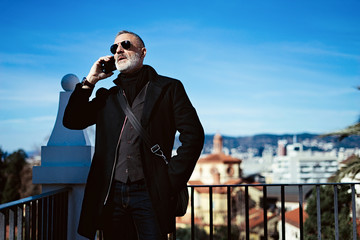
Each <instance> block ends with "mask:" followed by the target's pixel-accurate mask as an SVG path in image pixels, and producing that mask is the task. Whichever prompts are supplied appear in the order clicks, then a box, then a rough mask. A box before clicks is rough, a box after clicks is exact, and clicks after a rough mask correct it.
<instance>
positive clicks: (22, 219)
mask: <svg viewBox="0 0 360 240" xmlns="http://www.w3.org/2000/svg"><path fill="white" fill-rule="evenodd" d="M326 185H329V186H330V187H332V188H333V203H334V210H333V211H334V212H333V216H334V217H333V221H334V229H333V232H334V236H335V239H336V240H338V239H339V238H341V237H342V236H339V235H340V231H339V211H338V210H339V205H338V204H339V196H340V194H338V190H339V188H341V187H343V186H344V185H346V186H348V187H349V191H350V192H349V194H351V203H350V205H351V212H350V213H349V214H351V225H352V238H351V239H357V222H356V199H357V194H356V189H355V188H356V187H358V186H360V183H318V184H238V185H190V186H188V188H189V191H190V202H189V204H190V206H189V209H188V211H189V213H188V214H187V215H190V218H189V219H190V221H189V223H188V225H189V228H190V236H188V237H187V238H186V240H188V239H192V240H194V239H200V238H199V237H198V236H197V235H196V233H197V231H199V229H206V234H207V236H206V238H204V237H203V238H201V239H210V240H213V239H218V236H216V234H217V233H216V231H214V230H216V228H217V227H219V225H221V227H223V228H225V232H224V231H223V232H222V234H223V235H222V237H223V238H222V239H228V240H230V239H235V238H234V237H233V235H232V232H233V230H234V229H235V228H236V229H238V230H239V232H240V233H239V234H240V235H239V236H238V237H237V238H236V239H246V240H249V239H252V237H251V234H253V232H254V230H253V229H252V227H253V226H251V221H252V216H251V211H250V210H251V209H254V208H256V207H258V208H260V209H261V213H262V224H261V225H260V227H258V229H257V231H258V232H259V234H258V237H259V239H273V238H272V237H271V236H270V235H271V234H270V232H271V231H273V229H269V226H270V225H271V224H270V223H269V219H270V218H269V217H268V216H269V215H270V213H271V214H273V213H274V212H275V213H276V214H274V216H275V218H273V219H276V221H277V224H279V228H278V229H279V236H278V238H277V239H283V240H284V239H285V236H286V231H287V230H288V229H287V228H286V220H287V219H286V217H285V215H286V211H287V209H286V208H287V206H286V204H287V202H288V201H289V200H290V198H291V197H293V196H294V194H295V196H296V200H295V201H296V205H297V207H298V208H299V211H298V213H299V215H298V216H297V217H298V222H299V226H298V227H299V238H298V239H304V238H305V231H304V222H305V219H304V218H305V217H304V215H303V210H304V209H305V205H306V201H307V197H308V196H309V194H310V193H311V194H312V195H314V194H315V196H316V210H315V211H316V214H317V215H316V218H317V221H316V222H317V226H316V229H317V231H316V232H317V233H316V234H317V236H316V237H317V239H325V238H324V237H323V236H322V229H323V228H324V227H325V226H322V224H321V222H322V220H321V216H322V214H323V213H322V212H321V211H322V210H321V204H322V202H321V200H320V196H321V194H323V193H322V187H323V186H326ZM254 189H255V190H256V194H255V195H254ZM68 192H69V189H67V188H65V189H61V190H56V191H52V192H48V193H44V194H41V195H38V196H33V197H29V198H25V199H21V200H18V201H14V202H11V203H6V204H2V205H0V240H6V239H10V240H12V239H61V240H62V239H66V238H67V223H68V222H67V219H68V216H67V213H68ZM274 192H276V194H275V195H276V196H275V195H274ZM289 192H290V193H289ZM219 196H221V198H219ZM256 198H258V199H257V200H256ZM254 199H255V200H254ZM291 201H292V202H294V201H293V200H291ZM219 203H221V204H220V205H221V209H218V207H219ZM274 204H276V206H275V208H276V210H275V211H274V209H271V206H272V205H274ZM184 218H186V216H185V217H184ZM219 219H220V220H219ZM239 219H240V220H239ZM219 221H220V222H221V223H220V222H219ZM179 225H180V224H179V223H178V224H177V227H178V228H179ZM259 229H260V230H259ZM178 231H179V229H178V230H177V231H176V232H174V233H173V234H172V235H171V236H170V239H178V238H177V236H176V235H180V234H178ZM15 236H16V237H15ZM98 238H99V239H102V236H101V234H100V236H99V235H98ZM183 239H185V238H183ZM287 239H288V240H290V239H291V238H287ZM341 239H343V238H341Z"/></svg>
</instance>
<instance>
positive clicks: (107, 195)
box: [104, 116, 127, 205]
mask: <svg viewBox="0 0 360 240" xmlns="http://www.w3.org/2000/svg"><path fill="white" fill-rule="evenodd" d="M126 120H127V116H125V120H124V124H123V126H122V128H121V132H120V136H119V139H118V142H117V145H116V153H115V159H114V164H113V168H112V171H111V178H110V184H109V187H108V190H107V193H106V197H105V200H104V205H105V204H106V202H107V200H108V198H109V194H110V189H111V185H112V181H113V178H114V171H115V166H116V162H117V158H118V151H119V144H120V140H121V136H122V133H123V131H124V127H125V123H126Z"/></svg>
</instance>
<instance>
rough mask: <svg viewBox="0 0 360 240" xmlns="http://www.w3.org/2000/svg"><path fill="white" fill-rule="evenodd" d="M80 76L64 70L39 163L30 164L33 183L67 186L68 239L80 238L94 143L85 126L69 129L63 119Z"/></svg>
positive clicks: (46, 187) (45, 189)
mask: <svg viewBox="0 0 360 240" xmlns="http://www.w3.org/2000/svg"><path fill="white" fill-rule="evenodd" d="M77 83H79V79H78V77H77V76H76V75H74V74H67V75H65V76H64V77H63V78H62V80H61V85H62V87H63V89H64V90H65V92H60V101H59V109H58V114H57V118H56V122H55V126H54V129H53V131H52V133H51V136H50V139H49V141H48V143H47V146H42V147H41V165H40V166H34V167H33V183H34V184H42V191H43V192H48V191H51V190H55V189H59V188H64V187H70V188H71V191H70V192H69V204H68V206H69V211H68V237H67V239H74V240H83V239H86V238H83V237H81V236H80V235H79V234H77V226H78V222H79V216H80V210H81V204H82V199H83V195H84V189H85V183H86V179H87V175H88V172H89V169H90V164H91V159H92V155H93V147H92V146H91V145H90V141H89V138H88V135H87V132H86V130H70V129H67V128H65V127H64V126H63V124H62V119H63V116H64V111H65V107H66V105H67V103H68V100H69V98H70V95H71V93H72V91H73V90H74V89H75V85H76V84H77Z"/></svg>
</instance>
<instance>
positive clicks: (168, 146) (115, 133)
mask: <svg viewBox="0 0 360 240" xmlns="http://www.w3.org/2000/svg"><path fill="white" fill-rule="evenodd" d="M148 67H149V66H148ZM150 69H151V71H150V75H149V76H150V77H149V80H150V83H149V86H148V89H147V93H146V97H145V103H144V110H143V114H142V119H141V124H142V125H143V127H144V128H145V129H146V131H147V132H148V133H149V135H150V136H151V138H152V141H153V142H154V143H158V144H159V145H160V146H161V149H162V150H163V152H164V154H165V156H166V157H167V158H168V159H170V161H169V164H168V165H166V164H165V162H164V161H163V159H162V158H160V157H157V156H155V155H154V154H153V153H151V151H150V150H149V149H148V148H147V147H146V146H145V144H144V143H143V142H142V143H141V149H140V151H141V156H142V161H143V168H144V169H143V170H144V174H145V180H146V184H147V187H148V190H149V193H150V197H151V200H152V204H153V207H154V210H155V212H156V216H157V219H158V223H159V226H160V228H161V231H162V232H163V233H169V232H172V231H173V230H174V226H175V222H174V221H175V217H174V206H175V205H176V200H175V199H176V198H174V196H175V195H176V193H177V192H178V191H179V190H180V189H181V188H182V187H184V186H186V184H187V181H188V180H189V178H190V176H191V174H192V172H193V169H194V167H195V164H196V162H197V160H198V158H199V155H200V153H201V150H202V147H203V144H204V130H203V128H202V126H201V123H200V121H199V118H198V116H197V113H196V111H195V109H194V107H193V106H192V104H191V102H190V100H189V98H188V96H187V94H186V92H185V89H184V87H183V85H182V83H181V82H180V81H179V80H176V79H171V78H168V77H164V76H160V75H158V74H157V73H156V71H155V70H154V69H152V68H151V67H150ZM121 92H122V90H121V88H120V87H119V86H115V87H112V88H111V89H109V90H107V89H104V88H101V89H99V90H98V91H97V93H96V97H95V98H94V99H93V100H92V101H89V97H90V95H91V93H92V90H89V89H82V86H81V84H78V85H77V86H76V88H75V90H74V92H73V93H72V95H71V97H70V100H69V103H68V105H67V107H66V110H65V113H64V119H63V124H64V126H65V127H67V128H70V129H84V128H86V127H88V126H90V125H93V124H96V140H95V153H94V156H93V160H92V164H91V167H90V172H89V175H88V180H87V184H86V188H85V194H84V200H83V205H82V210H81V216H80V222H79V227H78V232H79V234H81V235H83V236H86V237H88V238H93V237H94V235H95V232H96V230H97V229H99V228H100V222H99V219H100V216H101V213H102V210H103V206H104V203H105V201H106V198H107V196H108V191H109V189H110V184H111V180H112V175H113V166H114V164H115V161H116V149H117V144H118V141H119V134H120V131H121V127H122V125H123V122H124V119H125V114H124V112H123V111H122V110H121V109H120V108H119V105H118V103H117V101H118V97H119V94H121ZM176 131H178V132H179V133H180V134H179V140H180V142H181V146H180V147H179V148H178V149H177V155H175V156H173V157H171V152H172V148H173V143H174V138H175V133H176Z"/></svg>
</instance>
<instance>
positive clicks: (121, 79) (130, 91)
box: [114, 65, 149, 106]
mask: <svg viewBox="0 0 360 240" xmlns="http://www.w3.org/2000/svg"><path fill="white" fill-rule="evenodd" d="M148 68H149V66H147V65H144V66H143V67H142V68H141V69H140V70H139V71H137V72H136V73H133V74H125V73H120V74H119V75H118V77H117V79H115V80H114V83H115V84H117V85H119V86H120V87H121V88H122V89H124V91H125V95H126V99H127V101H128V103H129V105H130V106H131V105H132V103H133V101H134V99H135V98H136V96H137V95H138V94H139V92H140V91H141V89H143V87H144V86H145V85H146V83H147V82H148V81H149V78H148V74H147V72H148Z"/></svg>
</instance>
